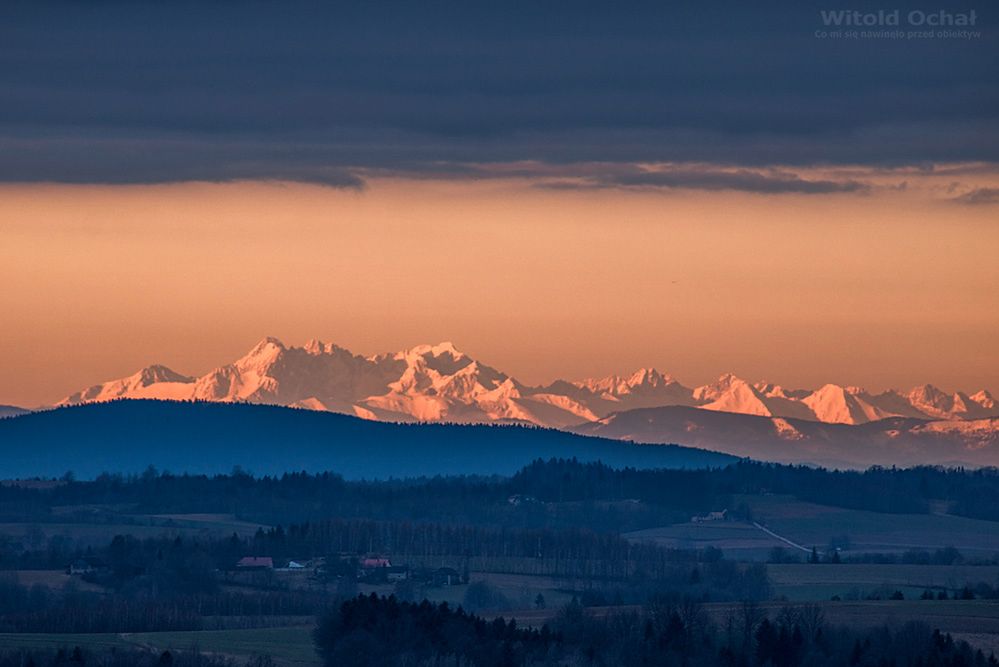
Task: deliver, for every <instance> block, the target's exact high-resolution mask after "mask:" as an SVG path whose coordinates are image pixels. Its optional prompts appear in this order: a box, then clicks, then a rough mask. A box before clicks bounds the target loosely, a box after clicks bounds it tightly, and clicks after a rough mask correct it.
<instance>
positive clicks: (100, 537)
mask: <svg viewBox="0 0 999 667" xmlns="http://www.w3.org/2000/svg"><path fill="white" fill-rule="evenodd" d="M108 518H110V519H111V520H106V521H105V520H102V519H108ZM260 527H264V528H266V527H267V526H261V525H260V524H255V523H249V522H246V521H240V520H238V519H236V518H235V517H233V516H232V515H230V514H168V515H167V514H164V515H147V514H119V515H115V516H113V517H105V516H103V515H102V516H100V517H97V516H95V517H94V518H93V520H92V521H71V520H68V519H67V520H66V521H61V522H52V523H48V522H37V521H36V522H24V523H0V536H8V537H10V538H14V539H18V540H27V541H29V542H30V541H36V542H38V543H39V544H42V543H43V541H44V540H47V539H48V538H50V537H53V536H56V535H59V536H63V537H69V538H71V539H73V540H75V541H76V542H77V543H79V544H81V545H83V546H105V545H107V543H109V542H110V541H111V540H112V539H114V536H115V535H133V536H135V537H137V538H139V539H143V538H147V537H159V536H161V535H170V536H173V535H180V536H185V537H187V536H190V537H194V536H205V537H222V536H226V535H232V534H233V533H236V534H238V535H240V536H249V535H253V534H254V533H255V532H256V531H257V528H260Z"/></svg>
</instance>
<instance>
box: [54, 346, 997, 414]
mask: <svg viewBox="0 0 999 667" xmlns="http://www.w3.org/2000/svg"><path fill="white" fill-rule="evenodd" d="M115 398H158V399H171V400H178V399H180V400H183V399H200V400H213V401H247V402H252V403H273V404H276V405H287V406H293V407H305V408H309V409H314V410H326V411H331V412H343V413H347V414H353V415H355V416H359V417H363V418H366V419H374V420H381V421H441V420H449V421H459V422H468V423H480V422H494V421H522V422H527V423H532V424H536V425H542V426H551V427H555V428H567V427H574V426H576V425H579V424H583V423H586V422H590V423H593V422H597V421H598V420H600V419H602V418H604V417H606V416H608V415H610V414H612V413H614V412H621V411H625V410H631V409H642V408H656V407H670V406H686V407H698V408H702V409H705V410H711V411H717V412H731V413H737V414H746V415H757V416H765V417H779V418H790V419H804V420H811V421H816V422H822V423H841V424H853V425H858V424H864V423H869V422H872V421H879V420H882V419H886V418H889V417H913V418H920V419H939V420H949V421H953V420H978V419H985V418H990V417H996V416H999V405H997V404H996V401H995V399H994V398H993V397H992V395H991V394H990V393H989V392H988V391H987V390H985V389H982V390H979V391H978V392H976V393H974V394H967V393H965V392H962V391H958V392H955V393H953V394H947V393H945V392H942V391H941V390H939V389H937V388H936V387H934V386H932V385H928V384H927V385H922V386H920V387H916V388H914V389H912V390H910V391H908V392H905V393H903V392H900V391H895V390H889V391H885V392H882V393H879V394H873V393H870V392H867V391H865V390H863V389H861V388H858V387H843V386H840V385H835V384H826V385H823V386H822V387H820V388H818V389H815V390H808V389H805V390H802V389H785V388H783V387H781V386H779V385H774V384H769V383H765V382H757V383H755V384H751V383H749V382H747V381H746V380H744V379H742V378H739V377H737V376H735V375H733V374H731V373H726V374H723V375H721V376H720V377H719V378H718V380H716V381H715V382H713V383H709V384H707V385H703V386H700V387H696V388H688V387H685V386H684V385H682V384H681V383H680V382H678V381H677V380H676V379H675V378H673V377H672V376H671V375H669V374H666V373H662V372H660V371H658V370H656V369H655V368H651V367H649V368H641V369H638V370H637V371H635V372H634V373H631V374H629V375H610V376H606V377H603V378H588V379H583V380H576V381H567V380H555V381H553V382H551V383H550V384H548V385H543V386H530V385H527V384H524V383H521V382H519V381H518V380H516V379H515V378H513V377H512V376H509V375H507V374H506V373H503V372H502V371H500V370H497V369H496V368H493V367H491V366H488V365H486V364H483V363H482V362H481V361H479V360H476V359H473V358H471V357H470V356H469V355H467V354H465V353H463V352H461V351H460V350H458V349H457V347H455V345H454V344H453V343H451V342H447V341H446V342H443V343H439V344H437V345H426V344H424V345H418V346H415V347H412V348H409V349H405V350H400V351H398V352H389V353H385V354H378V355H372V356H368V357H364V356H361V355H356V354H354V353H352V352H351V351H350V350H348V349H347V348H344V347H341V346H339V345H336V344H335V343H324V342H322V341H319V340H316V339H313V340H310V341H309V342H308V343H306V344H305V345H304V346H302V347H295V346H286V345H285V344H284V343H282V342H281V341H280V340H278V339H277V338H273V337H267V338H264V339H262V340H261V341H260V342H258V343H257V344H256V345H255V346H254V347H253V348H252V349H251V350H250V351H249V352H248V353H247V354H246V355H244V356H243V357H240V358H239V359H237V360H235V361H233V362H231V363H229V364H224V365H222V366H219V367H217V368H215V369H213V370H212V371H210V372H208V373H206V374H204V375H202V376H200V377H192V376H187V375H183V374H181V373H178V372H176V371H173V370H172V369H170V368H167V367H166V366H163V365H158V364H156V365H151V366H147V367H146V368H143V369H141V370H139V371H138V372H137V373H135V374H133V375H131V376H128V377H125V378H120V379H117V380H111V381H108V382H104V383H99V384H96V385H93V386H91V387H88V388H85V389H82V390H80V391H78V392H76V393H74V394H71V395H69V396H67V397H66V398H64V399H63V400H62V401H59V403H58V405H73V404H78V403H87V402H99V401H106V400H111V399H115Z"/></svg>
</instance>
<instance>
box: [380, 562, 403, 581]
mask: <svg viewBox="0 0 999 667" xmlns="http://www.w3.org/2000/svg"><path fill="white" fill-rule="evenodd" d="M385 579H386V580H387V581H405V580H406V579H409V568H408V567H406V566H405V565H392V566H390V567H387V568H385Z"/></svg>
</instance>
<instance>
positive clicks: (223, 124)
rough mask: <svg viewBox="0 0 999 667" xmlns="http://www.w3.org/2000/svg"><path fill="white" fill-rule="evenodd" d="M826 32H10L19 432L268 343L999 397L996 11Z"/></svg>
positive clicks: (763, 28) (619, 24) (541, 366)
mask: <svg viewBox="0 0 999 667" xmlns="http://www.w3.org/2000/svg"><path fill="white" fill-rule="evenodd" d="M835 8H836V7H835V6H832V5H829V4H826V3H816V2H808V1H805V2H793V3H791V2H787V3H774V4H771V5H768V8H767V9H766V10H761V9H759V8H756V7H750V6H747V3H726V2H719V3H702V4H701V5H700V6H698V7H696V8H680V9H677V8H674V7H671V6H669V5H668V4H667V3H662V2H656V3H625V4H622V3H595V2H586V1H577V2H537V1H535V2H523V3H520V2H508V3H497V2H490V3H478V2H464V3H460V4H458V3H364V4H357V5H348V4H346V3H341V4H333V3H322V4H320V3H263V2H258V3H245V4H244V3H240V4H236V3H212V4H211V5H209V4H207V3H169V4H168V3H144V2H136V3H119V2H97V3H87V4H86V5H84V4H82V3H16V2H15V3H5V4H4V5H3V6H2V7H0V285H3V289H2V290H0V314H2V315H0V403H5V404H19V405H27V406H34V405H39V404H43V403H49V402H52V401H56V400H58V399H59V398H61V397H63V396H65V395H66V394H68V393H71V392H72V391H75V390H77V389H79V388H81V387H82V386H87V385H90V384H94V383H96V382H99V381H103V380H107V379H111V378H114V377H120V376H123V375H126V374H130V373H132V372H135V371H136V370H138V369H139V368H141V367H143V366H145V365H148V364H150V363H154V362H155V363H164V364H166V365H168V366H170V367H172V368H174V369H175V370H177V371H180V372H183V373H188V374H200V373H204V372H206V371H208V370H210V369H211V368H213V367H215V366H217V365H220V364H222V363H226V362H228V361H231V360H232V359H235V358H237V357H238V356H240V355H241V354H243V353H244V352H245V351H246V350H247V349H249V347H250V346H252V344H253V343H254V342H255V341H256V340H258V339H259V338H261V337H263V336H265V335H273V336H277V337H279V338H282V339H283V340H285V342H286V343H292V344H301V343H303V342H305V341H306V340H308V339H310V338H313V337H318V338H321V339H324V340H332V341H336V342H338V343H340V344H342V345H344V346H346V347H348V348H350V349H352V350H354V351H355V352H359V353H377V352H384V351H388V350H396V349H400V348H403V347H410V346H413V345H416V344H418V343H423V342H437V341H441V340H452V341H454V342H455V344H456V345H458V347H459V348H462V349H464V350H466V351H467V352H468V353H469V354H472V355H473V356H475V357H477V358H481V359H482V360H483V361H485V362H486V363H489V364H490V365H493V366H495V367H497V368H500V369H502V370H504V371H505V372H508V373H511V374H512V375H514V376H515V377H517V378H518V379H520V380H522V381H525V382H531V383H534V382H538V383H540V382H547V381H550V380H552V379H554V378H556V377H564V378H570V379H571V378H579V377H585V376H591V375H604V374H608V373H612V372H616V373H624V372H628V371H630V370H632V369H634V368H637V367H639V366H650V365H652V366H656V367H658V368H660V369H661V370H664V371H667V372H670V373H672V374H674V375H675V376H676V377H677V378H678V379H679V380H680V381H682V382H684V383H685V384H688V385H694V384H700V383H703V382H706V381H709V380H710V379H713V378H714V377H716V376H717V375H719V374H721V373H722V372H728V371H732V372H736V373H738V374H740V375H744V376H746V377H747V379H751V380H756V379H767V380H770V381H774V382H779V383H780V384H783V385H786V386H802V387H810V386H818V385H821V384H823V383H825V382H837V383H841V384H854V385H863V386H867V387H869V388H872V389H883V388H887V387H908V386H911V385H914V384H917V383H918V384H921V383H924V382H932V383H934V384H937V385H939V386H941V387H943V388H945V389H950V390H954V389H964V390H968V391H974V390H977V389H979V388H981V387H988V388H991V389H993V390H999V350H997V343H996V341H999V280H997V279H999V269H997V268H996V267H997V264H999V262H996V261H995V256H996V255H997V254H999V225H997V223H996V221H997V220H999V167H997V163H999V122H997V118H999V86H997V81H996V72H997V71H999V70H997V68H996V65H997V64H999V58H997V56H999V43H997V40H996V35H997V33H996V13H995V11H994V10H993V8H992V7H991V6H990V5H988V4H985V3H978V4H976V3H948V4H947V7H946V11H947V12H950V13H951V14H959V13H962V12H964V13H968V12H971V11H972V10H974V11H975V25H974V26H971V27H970V28H967V29H966V30H968V31H970V32H967V33H964V34H956V33H954V30H957V29H956V28H955V29H950V32H946V33H940V32H939V31H938V32H932V31H931V33H930V34H928V35H924V36H918V35H917V33H919V32H920V31H924V32H925V30H926V28H925V26H924V27H922V28H920V29H917V26H913V25H906V24H907V23H911V21H910V19H909V16H910V15H909V12H910V11H912V10H913V9H919V10H921V11H939V10H938V9H934V8H927V7H925V6H922V5H910V4H909V3H897V4H893V5H891V6H890V7H888V6H886V7H885V9H889V10H891V9H899V12H900V16H901V23H902V25H901V26H900V27H899V28H892V27H890V26H889V27H878V26H876V27H875V28H872V30H880V31H882V33H881V34H880V36H868V37H861V36H857V37H851V36H849V35H846V36H841V37H830V36H829V35H828V34H825V36H820V34H821V33H823V32H825V33H828V32H829V31H830V30H831V28H830V27H829V26H826V25H825V24H824V23H823V20H822V14H821V12H822V10H830V9H835ZM899 29H900V30H901V31H902V34H903V35H904V36H903V37H899V38H893V37H888V36H885V34H884V31H886V30H887V31H890V30H899ZM952 33H954V34H952ZM896 37H897V36H896Z"/></svg>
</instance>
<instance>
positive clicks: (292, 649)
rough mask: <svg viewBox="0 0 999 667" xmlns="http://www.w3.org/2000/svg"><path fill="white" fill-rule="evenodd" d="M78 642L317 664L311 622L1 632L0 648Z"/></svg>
mask: <svg viewBox="0 0 999 667" xmlns="http://www.w3.org/2000/svg"><path fill="white" fill-rule="evenodd" d="M74 646H79V647H80V648H82V649H85V650H86V649H90V650H95V651H100V650H106V649H109V648H132V649H134V648H145V649H150V650H155V651H164V650H168V649H172V650H192V649H197V650H199V651H201V652H203V653H214V654H222V655H227V656H232V657H238V658H243V659H246V658H250V657H253V656H255V655H270V656H271V657H272V658H273V659H274V664H275V665H278V666H279V667H302V666H306V665H318V664H319V660H318V658H317V657H316V655H315V652H314V650H313V647H312V626H311V625H302V626H291V627H283V628H257V629H252V630H206V631H194V632H143V633H120V634H54V633H53V634H50V633H45V634H33V633H2V634H0V647H2V648H41V647H45V648H59V647H69V648H72V647H74Z"/></svg>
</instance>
